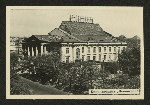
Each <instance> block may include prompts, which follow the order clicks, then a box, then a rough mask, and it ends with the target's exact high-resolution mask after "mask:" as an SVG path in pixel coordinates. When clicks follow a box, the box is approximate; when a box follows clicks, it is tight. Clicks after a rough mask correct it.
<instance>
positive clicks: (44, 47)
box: [44, 46, 46, 54]
mask: <svg viewBox="0 0 150 105" xmlns="http://www.w3.org/2000/svg"><path fill="white" fill-rule="evenodd" d="M44 54H46V46H44Z"/></svg>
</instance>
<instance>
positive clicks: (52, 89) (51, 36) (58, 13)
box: [6, 6, 144, 99]
mask: <svg viewBox="0 0 150 105" xmlns="http://www.w3.org/2000/svg"><path fill="white" fill-rule="evenodd" d="M143 36H144V34H143V7H121V6H120V7H115V6H110V7H109V6H107V7H104V6H59V7H57V6H45V7H44V6H35V7H33V6H7V7H6V42H7V45H6V48H7V49H6V69H7V70H6V98H7V99H144V44H143Z"/></svg>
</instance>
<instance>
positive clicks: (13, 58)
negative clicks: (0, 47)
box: [10, 53, 31, 95]
mask: <svg viewBox="0 0 150 105" xmlns="http://www.w3.org/2000/svg"><path fill="white" fill-rule="evenodd" d="M18 58H19V57H18V54H16V53H11V54H10V65H11V68H10V94H13V95H15V94H17V95H18V94H22V95H25V94H31V92H30V91H29V86H28V85H27V84H25V83H23V82H22V81H21V80H20V78H19V76H18V74H17V68H16V67H17V64H18Z"/></svg>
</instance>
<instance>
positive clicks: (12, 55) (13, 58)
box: [10, 52, 19, 70]
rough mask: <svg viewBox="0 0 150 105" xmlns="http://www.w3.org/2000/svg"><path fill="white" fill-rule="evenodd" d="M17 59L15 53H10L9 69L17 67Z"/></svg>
mask: <svg viewBox="0 0 150 105" xmlns="http://www.w3.org/2000/svg"><path fill="white" fill-rule="evenodd" d="M18 59H19V56H18V54H17V53H15V52H13V53H10V67H11V69H13V70H14V69H15V67H16V66H17V63H18Z"/></svg>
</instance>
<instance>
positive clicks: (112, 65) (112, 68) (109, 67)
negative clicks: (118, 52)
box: [104, 62, 119, 74]
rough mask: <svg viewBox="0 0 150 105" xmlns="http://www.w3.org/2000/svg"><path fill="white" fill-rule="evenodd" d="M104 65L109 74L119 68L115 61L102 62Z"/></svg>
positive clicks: (114, 72)
mask: <svg viewBox="0 0 150 105" xmlns="http://www.w3.org/2000/svg"><path fill="white" fill-rule="evenodd" d="M104 67H105V70H106V71H107V72H110V73H111V74H116V73H117V71H118V69H119V65H118V63H117V62H107V63H104Z"/></svg>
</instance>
